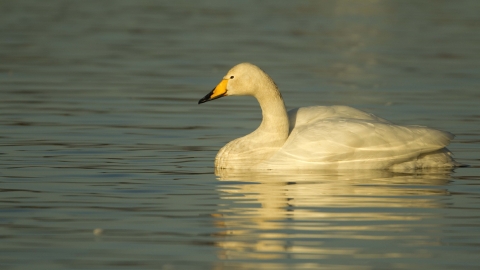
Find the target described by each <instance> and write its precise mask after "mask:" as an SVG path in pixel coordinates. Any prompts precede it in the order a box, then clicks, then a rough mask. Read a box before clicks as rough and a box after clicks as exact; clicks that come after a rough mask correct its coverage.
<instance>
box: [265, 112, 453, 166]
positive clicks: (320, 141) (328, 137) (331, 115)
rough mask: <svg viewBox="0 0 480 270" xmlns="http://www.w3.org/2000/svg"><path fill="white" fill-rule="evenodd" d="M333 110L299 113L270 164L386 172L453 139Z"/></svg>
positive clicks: (425, 129)
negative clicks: (285, 139)
mask: <svg viewBox="0 0 480 270" xmlns="http://www.w3.org/2000/svg"><path fill="white" fill-rule="evenodd" d="M332 107H333V108H332ZM332 107H307V108H300V109H299V110H297V112H296V116H295V117H296V121H295V124H294V125H292V126H291V132H290V135H289V138H288V139H287V141H286V142H285V144H284V145H283V147H282V148H281V149H280V150H279V151H278V152H277V153H275V154H274V155H273V156H272V157H271V158H270V160H269V161H268V163H269V164H272V165H279V166H286V165H288V166H289V167H292V166H295V167H299V168H300V167H311V166H315V167H317V168H318V167H322V165H323V166H324V167H328V168H332V169H338V168H343V167H345V168H365V169H375V168H387V167H389V166H391V165H393V164H398V163H401V162H405V161H409V160H412V159H415V158H416V157H418V156H419V155H421V154H423V153H429V152H432V151H436V150H438V149H442V148H444V147H445V146H446V145H448V144H449V142H450V140H451V139H452V138H453V135H452V134H450V133H447V132H443V131H439V130H435V129H430V128H426V127H421V126H399V125H394V124H392V123H390V122H388V121H386V120H384V119H381V118H379V117H376V116H374V115H372V114H368V113H365V112H362V111H359V110H356V109H353V108H350V107H345V106H332ZM304 109H306V110H304ZM318 112H320V114H318ZM313 113H315V114H313ZM290 117H292V115H290Z"/></svg>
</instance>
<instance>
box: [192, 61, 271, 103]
mask: <svg viewBox="0 0 480 270" xmlns="http://www.w3.org/2000/svg"><path fill="white" fill-rule="evenodd" d="M267 85H268V86H270V87H271V86H272V85H273V86H274V88H275V89H276V86H275V83H274V82H273V80H272V79H271V78H270V77H269V76H268V75H267V74H266V73H265V72H264V71H263V70H261V69H260V68H259V67H257V66H255V65H253V64H250V63H241V64H238V65H236V66H234V67H233V68H232V69H230V70H229V71H228V72H227V75H225V76H223V79H222V81H220V83H219V84H218V85H217V86H216V87H215V88H213V90H212V91H210V93H208V94H207V95H206V96H205V97H203V98H202V99H200V100H199V101H198V104H201V103H205V102H207V101H211V100H214V99H217V98H221V97H225V96H255V97H256V96H257V95H258V93H259V92H260V91H259V90H260V89H265V88H268V86H267Z"/></svg>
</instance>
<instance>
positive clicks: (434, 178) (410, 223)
mask: <svg viewBox="0 0 480 270" xmlns="http://www.w3.org/2000/svg"><path fill="white" fill-rule="evenodd" d="M215 173H216V175H217V176H218V180H220V181H222V184H220V185H219V194H220V196H221V198H222V200H223V201H224V202H225V204H224V205H222V206H220V209H219V213H218V214H217V217H219V218H217V219H216V224H215V225H216V226H217V227H219V228H222V233H220V234H218V235H217V237H218V239H217V240H218V241H217V245H218V246H219V247H221V251H220V253H219V257H220V258H222V259H234V260H235V259H240V260H243V259H282V258H287V257H288V258H292V257H295V258H313V257H315V258H317V259H318V258H330V257H332V256H345V255H348V256H352V254H354V255H355V256H371V257H376V256H379V257H380V256H381V257H383V258H385V256H386V257H388V256H400V257H403V256H409V257H412V256H426V255H425V254H422V253H421V252H418V251H415V249H412V248H405V249H404V250H403V249H402V250H398V252H396V253H395V254H376V253H377V252H379V251H382V249H378V247H377V248H376V249H373V248H371V247H372V245H378V244H379V243H381V241H382V240H389V241H391V240H398V241H400V242H402V241H405V242H406V243H408V245H412V244H414V243H426V242H428V243H430V242H435V241H437V240H436V239H434V237H432V236H431V235H434V232H435V230H440V229H441V228H440V227H439V226H438V227H435V226H431V224H430V223H431V222H432V219H435V218H436V217H437V216H436V215H435V211H434V210H433V211H432V209H435V208H442V207H444V206H445V205H444V204H443V203H442V200H441V198H442V196H445V195H449V193H448V190H447V189H446V184H447V183H448V181H449V179H450V178H449V176H450V172H449V171H441V170H438V171H429V172H428V173H416V174H407V173H394V172H389V171H380V170H373V171H372V170H363V171H344V172H339V171H331V172H322V173H319V172H302V173H292V174H286V173H275V172H272V173H256V172H252V171H233V170H217V171H216V172H215ZM425 226H428V227H429V228H428V230H429V232H430V233H432V234H425V233H422V232H420V231H422V230H424V229H422V228H425ZM419 229H420V231H419ZM333 240H334V241H333ZM369 252H371V253H369Z"/></svg>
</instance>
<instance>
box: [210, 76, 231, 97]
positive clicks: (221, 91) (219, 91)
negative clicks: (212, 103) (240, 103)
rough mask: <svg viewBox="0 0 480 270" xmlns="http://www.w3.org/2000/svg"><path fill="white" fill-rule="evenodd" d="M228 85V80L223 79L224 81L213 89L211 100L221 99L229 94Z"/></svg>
mask: <svg viewBox="0 0 480 270" xmlns="http://www.w3.org/2000/svg"><path fill="white" fill-rule="evenodd" d="M227 83H228V80H226V79H223V80H222V81H221V82H220V83H219V84H218V85H217V87H215V89H213V93H212V95H211V96H210V99H214V98H219V97H222V96H225V95H226V93H227Z"/></svg>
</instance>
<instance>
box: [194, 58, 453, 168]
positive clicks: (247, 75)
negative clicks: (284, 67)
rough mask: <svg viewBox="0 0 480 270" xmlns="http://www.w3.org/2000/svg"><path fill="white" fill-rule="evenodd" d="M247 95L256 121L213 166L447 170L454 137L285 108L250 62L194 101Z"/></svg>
mask: <svg viewBox="0 0 480 270" xmlns="http://www.w3.org/2000/svg"><path fill="white" fill-rule="evenodd" d="M239 95H241V96H244V95H248V96H254V97H255V98H256V99H257V100H258V102H259V104H260V107H261V109H262V116H263V120H262V122H261V124H260V126H259V127H258V128H257V129H256V130H255V131H253V132H252V133H250V134H248V135H246V136H244V137H241V138H238V139H235V140H233V141H231V142H229V143H228V144H226V145H225V146H224V147H223V148H221V149H220V151H219V152H218V154H217V156H216V158H215V168H217V169H223V168H225V169H246V170H316V169H322V170H323V169H333V170H338V169H355V170H357V169H391V170H401V171H403V170H415V169H425V168H439V167H442V168H453V167H455V166H457V165H458V163H456V162H455V160H454V159H453V158H452V154H451V152H450V151H449V150H448V149H447V148H445V147H446V146H447V145H448V144H449V143H450V141H451V140H452V139H453V137H454V135H453V134H451V133H448V132H444V131H440V130H435V129H431V128H428V127H423V126H400V125H395V124H392V123H391V122H389V121H387V120H385V119H382V118H380V117H377V116H375V115H373V114H370V113H366V112H363V111H361V110H357V109H354V108H351V107H348V106H312V107H302V108H296V109H293V110H290V111H289V112H288V113H287V111H286V109H285V104H284V102H283V98H282V95H281V94H280V92H279V90H278V88H277V86H276V84H275V83H274V81H273V80H272V79H271V78H270V76H268V75H267V74H266V73H265V72H264V71H263V70H261V69H260V68H259V67H257V66H255V65H253V64H250V63H241V64H238V65H236V66H234V67H233V68H232V69H230V71H228V73H227V75H225V76H224V77H223V79H222V80H221V81H220V83H219V84H218V85H217V86H216V87H215V88H214V89H213V90H212V91H211V92H210V93H208V94H207V95H206V96H205V97H203V98H202V99H200V100H199V101H198V104H201V103H205V102H207V101H211V100H215V99H218V98H221V97H225V96H239Z"/></svg>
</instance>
